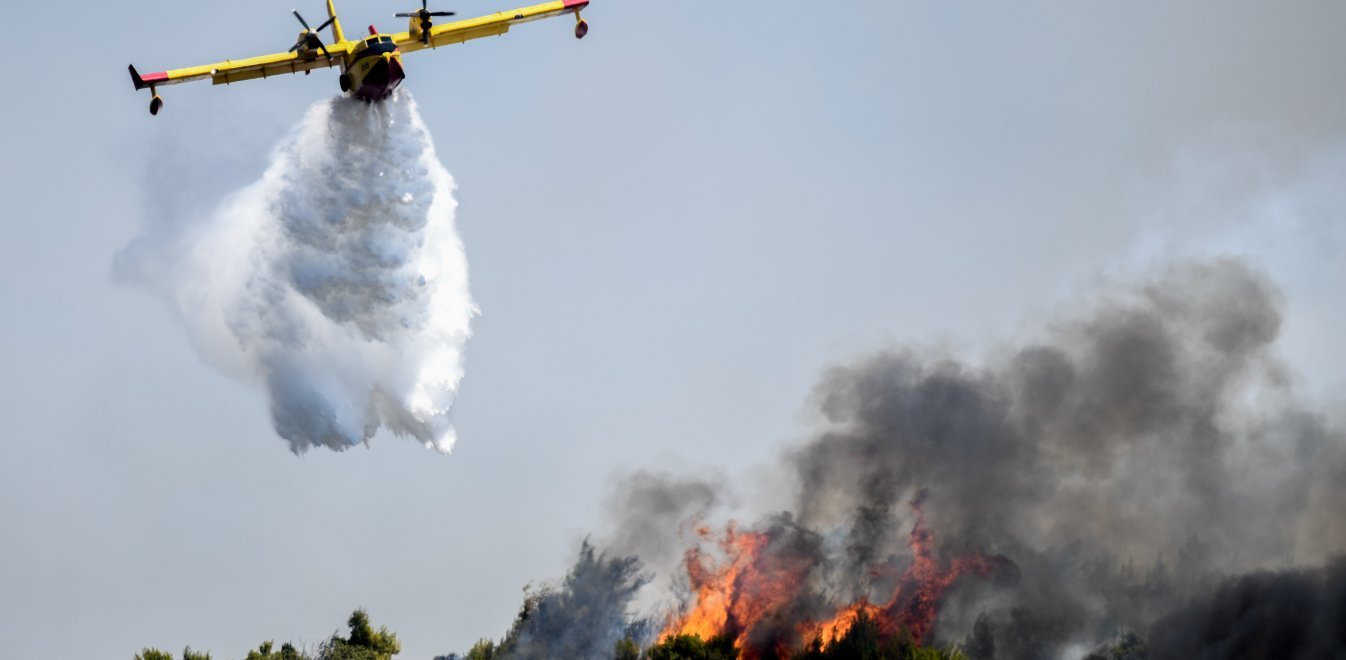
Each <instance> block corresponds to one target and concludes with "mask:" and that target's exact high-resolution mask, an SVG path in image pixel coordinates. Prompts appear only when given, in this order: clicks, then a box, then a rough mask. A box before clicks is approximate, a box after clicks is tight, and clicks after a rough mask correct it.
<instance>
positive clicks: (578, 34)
mask: <svg viewBox="0 0 1346 660" xmlns="http://www.w3.org/2000/svg"><path fill="white" fill-rule="evenodd" d="M586 34H589V21H586V20H584V19H582V18H581V19H579V20H577V21H575V38H576V39H583V38H584V35H586Z"/></svg>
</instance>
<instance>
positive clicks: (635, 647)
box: [612, 637, 640, 660]
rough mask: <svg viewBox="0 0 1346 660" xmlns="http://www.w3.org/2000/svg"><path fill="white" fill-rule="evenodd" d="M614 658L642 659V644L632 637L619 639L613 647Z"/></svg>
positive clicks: (620, 659) (621, 659)
mask: <svg viewBox="0 0 1346 660" xmlns="http://www.w3.org/2000/svg"><path fill="white" fill-rule="evenodd" d="M612 660H640V645H639V644H637V643H636V640H634V639H631V638H630V637H623V638H622V639H619V640H617V644H616V645H615V646H614V647H613V649H612Z"/></svg>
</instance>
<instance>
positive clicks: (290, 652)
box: [244, 640, 310, 660]
mask: <svg viewBox="0 0 1346 660" xmlns="http://www.w3.org/2000/svg"><path fill="white" fill-rule="evenodd" d="M273 648H275V642H272V641H270V640H268V641H265V642H262V644H261V645H260V646H258V647H257V650H256V651H248V655H247V657H246V658H244V660H310V658H309V657H308V656H306V655H304V654H303V653H300V652H299V650H298V649H296V648H295V647H294V645H293V644H290V643H289V642H286V643H284V644H281V646H280V652H275V651H272V650H271V649H273Z"/></svg>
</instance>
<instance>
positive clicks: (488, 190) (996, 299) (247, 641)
mask: <svg viewBox="0 0 1346 660" xmlns="http://www.w3.org/2000/svg"><path fill="white" fill-rule="evenodd" d="M440 4H442V3H440ZM510 6H512V5H510ZM435 7H438V8H441V9H443V8H446V7H445V6H440V5H436V6H432V8H435ZM289 8H290V7H289V6H288V5H286V6H284V7H280V6H277V5H275V4H274V3H268V2H262V1H261V0H242V1H240V2H235V3H229V4H228V5H222V4H219V3H205V2H196V1H194V2H190V3H181V2H178V3H167V2H145V1H141V0H129V1H128V2H125V3H121V4H119V5H116V6H115V7H114V6H108V5H105V4H102V3H99V4H95V3H87V2H77V3H73V4H66V5H60V6H57V5H53V4H51V3H20V4H17V5H13V6H9V7H6V8H5V9H4V10H2V13H3V17H4V19H5V20H6V23H7V24H8V25H11V26H14V27H15V28H16V29H18V28H20V27H21V28H23V29H24V30H29V31H31V32H23V33H22V34H39V33H41V34H53V35H58V36H59V37H60V38H61V39H59V40H56V41H53V42H48V40H44V43H43V44H42V45H41V46H39V49H40V60H39V63H38V65H37V66H34V67H30V68H28V69H26V71H27V73H26V74H23V75H25V79H24V80H23V82H22V84H16V85H11V86H9V87H8V88H7V91H6V92H5V94H6V96H7V99H6V100H7V102H6V103H4V104H0V120H3V125H4V126H6V127H7V129H8V130H6V131H5V132H4V135H3V138H0V140H3V145H4V153H5V155H6V158H4V159H3V160H2V161H0V163H3V164H0V167H2V168H3V170H0V195H2V198H3V199H4V200H5V201H6V204H5V212H4V214H3V220H2V221H3V227H4V233H3V237H4V238H3V240H0V320H3V323H2V324H0V327H2V328H3V336H0V374H3V376H4V377H3V379H0V429H3V434H4V435H3V437H2V438H0V530H3V531H0V594H3V597H0V640H3V642H4V645H5V649H6V651H5V653H6V655H12V656H13V657H31V658H43V657H51V658H58V657H127V658H129V657H131V655H132V654H134V653H135V652H136V651H138V650H139V649H140V648H142V647H144V646H148V645H154V646H159V647H162V648H170V649H175V650H176V649H180V648H181V647H183V646H185V645H187V644H190V645H192V646H193V647H194V648H197V649H209V650H211V651H213V652H214V653H215V654H216V657H225V658H228V657H240V656H242V655H243V654H244V653H245V652H246V650H247V649H248V648H250V647H254V646H255V645H256V644H257V643H259V642H261V641H263V640H266V639H277V640H286V639H296V640H310V641H317V640H320V639H322V638H324V637H326V636H327V635H329V634H331V632H333V631H334V630H336V629H337V628H339V627H341V626H342V625H343V623H344V621H345V618H346V616H347V615H348V614H349V613H350V611H351V610H352V609H354V608H355V607H361V606H362V607H366V608H368V610H369V611H370V613H371V616H372V618H373V620H374V622H375V623H376V624H386V625H388V626H389V627H390V628H392V629H393V630H395V631H397V632H398V633H399V635H400V636H401V637H402V639H403V641H404V649H405V650H404V653H403V655H402V656H401V657H409V658H428V657H430V656H433V655H434V654H437V653H447V652H449V651H455V650H458V651H462V650H465V649H466V648H467V647H468V646H470V645H471V643H472V642H473V641H475V640H476V639H477V638H479V637H482V636H492V637H495V636H499V635H500V634H501V633H503V632H504V630H505V629H506V627H507V626H508V625H509V623H510V620H511V619H512V617H513V615H514V613H515V611H516V609H517V607H518V605H519V603H520V597H521V589H522V588H523V587H524V586H525V585H526V584H528V583H530V582H534V583H536V582H538V581H541V580H545V579H549V578H557V577H560V576H561V575H563V574H564V572H565V569H566V567H567V565H568V563H569V562H570V560H571V559H573V556H574V552H575V549H576V548H577V547H578V546H579V544H580V542H581V541H582V539H584V538H585V536H586V535H588V534H591V533H592V534H594V535H595V538H601V535H602V533H603V530H604V525H605V524H606V522H607V520H606V516H605V511H606V507H607V506H608V502H607V498H608V497H609V493H610V490H611V486H612V484H613V481H614V479H616V478H619V477H620V476H621V475H624V474H627V473H629V472H630V471H631V470H636V469H650V470H659V471H662V470H668V471H684V470H703V469H707V470H715V471H718V472H719V473H721V474H723V475H724V478H725V479H751V478H753V475H754V474H755V472H754V470H755V468H756V467H758V466H760V465H763V464H766V463H769V462H771V461H773V460H774V459H775V457H776V456H777V455H778V454H779V452H780V451H781V448H782V447H783V446H785V445H787V444H789V443H790V442H793V441H797V440H798V439H800V438H802V437H804V436H806V435H807V434H808V433H809V431H810V430H811V429H813V428H816V427H817V421H818V420H817V419H816V415H814V414H813V413H812V412H811V407H810V398H809V397H810V391H811V390H812V388H813V386H814V384H815V382H816V381H817V378H818V376H819V374H820V373H821V372H822V370H824V369H826V368H827V367H829V366H831V365H835V364H841V363H845V362H847V361H849V360H853V359H855V358H857V357H859V356H862V355H865V354H868V353H870V352H873V351H878V350H882V349H884V348H889V347H893V346H898V345H914V346H918V347H925V348H928V349H930V350H945V351H951V352H957V353H959V354H965V355H971V356H976V355H985V354H987V353H988V352H990V351H994V350H995V349H996V347H997V346H998V345H1002V344H1006V343H1011V342H1013V341H1014V340H1016V339H1018V338H1021V337H1025V336H1033V335H1034V334H1035V333H1037V332H1040V331H1041V329H1042V328H1044V327H1045V326H1046V325H1048V324H1049V323H1050V322H1051V320H1052V318H1053V316H1054V315H1055V314H1056V313H1057V312H1058V311H1059V310H1061V309H1065V308H1068V307H1070V306H1071V304H1072V301H1078V300H1079V299H1081V298H1082V297H1086V296H1087V295H1088V292H1089V291H1091V290H1093V289H1094V288H1096V287H1097V286H1098V284H1099V283H1100V282H1103V281H1107V280H1110V279H1112V278H1117V277H1125V276H1126V275H1127V274H1133V273H1137V272H1143V271H1144V269H1145V268H1146V267H1147V264H1152V263H1154V262H1155V261H1157V260H1163V259H1168V258H1185V257H1192V256H1195V257H1201V256H1211V255H1220V254H1237V255H1242V256H1244V257H1245V258H1247V259H1248V260H1250V262H1251V263H1253V264H1255V265H1256V267H1258V268H1260V269H1263V270H1265V271H1266V272H1267V273H1268V274H1269V275H1270V276H1271V277H1272V279H1273V280H1274V281H1276V282H1277V283H1278V284H1279V285H1280V286H1281V288H1282V292H1283V297H1284V306H1285V311H1286V323H1285V327H1284V329H1283V336H1282V339H1281V341H1280V351H1281V353H1282V354H1283V355H1284V356H1285V357H1286V359H1287V361H1288V362H1289V364H1290V365H1291V366H1292V367H1293V369H1294V371H1295V378H1297V379H1298V381H1299V387H1300V388H1301V390H1302V391H1303V392H1305V393H1306V396H1308V397H1310V398H1312V399H1314V400H1317V401H1320V402H1323V404H1324V408H1325V409H1329V410H1331V409H1336V410H1340V409H1341V407H1340V403H1341V402H1342V401H1344V400H1346V376H1344V375H1343V374H1344V373H1346V371H1344V370H1343V367H1344V366H1346V364H1344V363H1346V357H1343V355H1346V353H1343V352H1342V351H1340V350H1339V348H1338V342H1339V340H1338V338H1339V337H1340V336H1341V328H1342V327H1343V325H1346V306H1343V305H1342V304H1341V302H1340V301H1341V291H1342V288H1343V285H1346V260H1344V259H1342V258H1341V254H1342V250H1343V247H1346V243H1344V242H1346V229H1343V227H1346V223H1343V220H1344V219H1346V187H1343V186H1341V181H1343V180H1344V179H1343V177H1346V91H1343V90H1346V43H1343V42H1342V40H1341V39H1340V34H1341V28H1342V26H1343V25H1344V24H1346V5H1342V4H1341V3H1337V2H1330V1H1327V0H1322V1H1295V2H1286V3H1276V4H1274V5H1273V4H1271V3H1263V2H1252V1H1235V2H1227V1H1215V0H1197V1H1194V2H1187V3H1176V4H1175V3H1170V2H1163V1H1160V0H1153V1H1149V0H1147V1H1143V2H1130V3H1107V4H1106V6H1104V4H1102V3H1066V2H1037V1H1029V2H1020V3H1012V4H1010V3H999V4H987V3H974V2H963V1H952V2H925V3H918V2H892V1H891V0H867V1H866V0H857V1H854V2H845V3H804V2H792V1H786V2H779V3H758V2H735V3H710V2H704V1H701V0H692V1H689V2H679V3H657V2H635V1H632V0H625V1H623V0H595V2H594V3H593V5H592V6H591V7H590V8H589V9H588V10H587V11H586V12H585V17H586V18H587V19H588V20H589V22H590V25H591V31H590V33H589V36H588V37H587V38H586V39H584V40H583V41H576V40H575V39H574V38H573V37H572V36H571V33H570V29H571V26H570V23H569V22H568V19H561V20H553V21H544V22H539V23H532V24H528V25H524V26H520V27H518V28H516V29H514V30H513V31H511V33H509V34H507V35H505V36H503V37H501V38H492V39H488V40H483V41H477V42H472V43H468V44H465V45H462V46H454V47H453V48H447V49H444V50H442V51H440V52H437V53H433V54H430V53H418V54H415V55H409V56H408V57H407V62H406V64H407V73H408V80H407V82H406V83H405V88H406V89H408V90H410V91H411V93H412V94H414V95H415V98H416V100H417V102H418V103H419V105H420V109H421V113H422V115H423V117H424V119H425V122H426V124H427V126H428V127H429V130H430V132H431V134H432V135H433V136H434V139H435V143H436V147H437V150H438V152H439V156H440V158H441V160H442V161H443V162H444V164H445V165H446V166H447V168H448V169H449V171H450V172H452V174H453V176H454V178H455V180H456V182H457V185H458V190H457V193H456V194H457V199H458V202H459V207H458V215H457V222H458V226H459V230H460V232H461V234H462V237H463V240H464V243H465V246H466V251H467V257H468V261H469V265H470V268H471V272H470V276H471V287H472V293H473V296H474V298H475V300H476V302H477V304H478V306H479V307H480V309H481V316H480V317H478V318H477V319H476V320H475V321H474V325H473V332H474V336H473V337H472V339H471V340H470V341H469V342H468V344H467V348H466V356H467V357H466V377H465V378H464V380H463V383H462V389H461V391H460V396H459V399H458V401H457V403H456V405H455V407H454V412H453V418H454V424H455V426H456V428H457V431H458V438H459V440H458V445H457V447H456V448H455V449H454V451H453V453H452V454H451V455H448V456H442V455H439V454H436V453H434V452H431V451H427V450H426V449H424V448H423V447H421V446H420V445H419V444H418V443H416V442H413V441H409V440H406V439H402V438H396V437H392V436H390V435H388V434H386V433H385V434H381V435H380V436H379V437H377V438H376V439H375V440H374V441H373V442H372V443H371V445H370V447H369V448H368V449H366V448H364V447H358V448H356V449H354V450H351V451H348V452H345V453H341V454H336V453H331V452H327V451H325V450H319V451H312V452H309V453H307V454H304V455H302V456H299V457H296V456H294V455H293V454H291V453H290V451H289V450H288V446H287V445H286V443H284V442H283V441H282V440H281V439H279V438H278V437H276V435H275V433H274V432H273V431H272V429H271V426H270V419H269V416H268V412H267V408H266V402H265V399H264V396H263V395H262V393H261V392H259V391H258V390H257V389H255V388H253V387H251V386H249V385H248V384H246V383H241V382H238V381H235V380H231V379H230V378H228V377H226V376H223V375H221V374H219V373H218V372H216V371H215V370H213V369H211V368H210V367H208V366H207V365H205V364H203V363H202V361H201V359H200V358H199V357H198V356H197V354H196V353H195V352H194V351H193V349H192V347H191V345H190V343H189V341H188V339H187V335H186V333H185V332H184V331H183V329H182V328H181V326H180V324H179V323H178V322H177V320H176V319H175V318H174V317H173V315H172V313H171V312H170V310H169V309H168V307H167V306H166V305H165V304H163V302H162V301H161V300H159V299H157V298H155V297H154V296H152V295H149V294H147V293H146V292H145V291H142V290H139V289H137V288H135V287H131V286H127V285H125V284H122V283H119V282H117V281H116V280H115V279H114V277H113V274H112V262H113V259H114V257H115V255H116V254H117V252H118V250H120V249H122V248H123V247H124V246H125V245H126V244H127V243H128V242H130V241H131V240H132V239H133V238H134V237H135V236H136V235H137V234H138V233H139V232H140V231H141V230H142V229H143V228H144V227H146V226H150V225H154V224H155V223H165V222H174V223H176V222H191V221H193V220H194V219H200V218H201V217H204V216H206V215H207V214H208V213H209V212H210V211H211V210H212V209H214V208H215V207H216V206H217V205H218V204H219V203H220V202H221V200H222V199H223V198H224V197H225V196H226V195H227V194H229V193H230V192H231V191H234V190H237V189H238V188H241V187H242V186H245V185H247V184H249V183H250V182H252V181H254V180H256V179H257V178H258V177H259V176H260V174H261V172H262V170H263V169H264V167H265V166H266V163H267V160H268V155H269V153H270V150H271V148H272V147H273V145H275V144H276V143H277V142H278V141H279V140H280V139H281V138H282V137H284V135H285V134H286V132H287V131H288V130H289V129H290V127H292V126H293V125H294V124H295V123H297V122H298V121H299V120H300V118H301V117H302V115H303V113H304V112H305V111H306V110H307V108H309V107H310V106H311V105H312V104H313V103H315V102H318V101H321V100H323V99H325V98H328V97H330V96H332V95H333V94H336V93H337V87H336V74H335V72H315V73H314V74H313V75H311V76H306V77H305V76H295V77H290V78H285V79H280V80H265V81H256V82H250V83H247V84H240V85H236V86H230V87H228V88H212V87H211V86H209V85H205V84H195V85H182V86H175V87H170V88H167V89H165V90H164V98H165V101H166V105H165V109H164V111H163V112H162V113H161V114H160V116H158V117H155V118H151V117H150V116H149V114H148V113H147V112H146V106H147V103H148V98H147V95H146V94H144V93H143V92H142V93H139V94H137V93H134V92H133V90H132V89H131V85H130V82H129V80H128V78H127V76H126V72H125V66H126V64H128V63H135V64H136V65H137V66H138V67H139V68H140V70H141V71H155V70H161V69H163V68H173V67H178V66H188V65H195V64H201V63H206V62H211V61H216V60H219V59H224V58H230V57H234V58H237V57H243V56H247V55H253V54H260V53H263V52H273V51H279V50H284V49H285V48H288V47H289V45H290V44H291V43H293V39H294V37H295V33H296V32H297V30H298V26H297V23H295V21H294V19H293V18H292V17H290V16H289V15H288V13H287V12H288V9H289ZM298 8H299V9H300V11H301V12H304V13H305V14H306V16H307V17H308V18H309V19H310V21H311V22H312V20H313V19H314V18H315V17H319V16H321V14H322V6H321V4H319V3H316V2H313V3H310V5H300V6H298ZM410 8H411V7H410V5H408V6H405V7H404V6H401V5H396V4H394V3H384V2H374V1H373V0H361V1H352V0H346V1H343V2H339V3H338V9H339V11H340V12H341V14H342V17H343V22H344V23H345V25H346V28H347V31H348V32H349V33H354V32H356V31H357V30H358V29H359V28H360V26H363V25H365V24H368V23H370V22H375V23H377V25H378V26H379V27H381V28H383V29H385V30H389V31H392V30H401V29H403V25H402V23H401V20H400V19H393V18H392V16H391V14H392V13H393V12H395V11H403V10H407V9H410ZM447 8H451V9H454V10H456V11H458V12H460V13H461V14H463V15H474V14H478V13H485V12H489V11H496V10H499V9H502V8H505V5H503V4H501V3H498V2H484V1H480V0H473V1H470V2H469V1H464V2H459V3H455V4H453V5H449V6H447ZM16 34H20V33H16ZM62 41H64V42H65V43H62ZM11 75H17V74H13V73H12V74H11Z"/></svg>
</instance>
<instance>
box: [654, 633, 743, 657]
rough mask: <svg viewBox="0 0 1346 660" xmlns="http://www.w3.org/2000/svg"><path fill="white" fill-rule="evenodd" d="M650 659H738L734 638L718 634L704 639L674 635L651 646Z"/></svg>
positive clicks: (695, 636) (694, 636)
mask: <svg viewBox="0 0 1346 660" xmlns="http://www.w3.org/2000/svg"><path fill="white" fill-rule="evenodd" d="M646 657H648V658H649V660H737V659H738V649H737V648H734V638H733V637H731V636H729V635H727V634H725V635H716V636H715V637H712V638H710V640H708V641H706V640H702V639H701V637H700V636H699V635H673V636H671V637H668V638H667V639H665V640H664V641H662V642H659V643H658V644H655V645H654V646H651V647H650V650H649V652H648V655H647V656H646Z"/></svg>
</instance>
